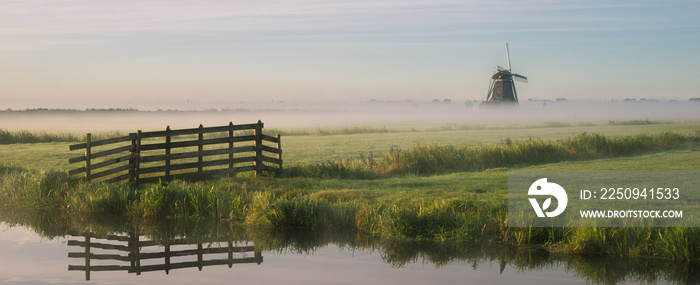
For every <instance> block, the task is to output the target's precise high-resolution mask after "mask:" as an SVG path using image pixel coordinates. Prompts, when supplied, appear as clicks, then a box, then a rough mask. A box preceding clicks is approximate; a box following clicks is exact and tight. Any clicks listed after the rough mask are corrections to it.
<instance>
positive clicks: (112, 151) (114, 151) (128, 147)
mask: <svg viewBox="0 0 700 285" xmlns="http://www.w3.org/2000/svg"><path fill="white" fill-rule="evenodd" d="M131 150H132V146H131V145H125V146H120V147H117V148H113V149H108V150H103V151H100V152H95V153H93V154H92V155H90V159H95V158H100V157H103V156H108V155H112V154H117V153H120V152H127V151H131Z"/></svg>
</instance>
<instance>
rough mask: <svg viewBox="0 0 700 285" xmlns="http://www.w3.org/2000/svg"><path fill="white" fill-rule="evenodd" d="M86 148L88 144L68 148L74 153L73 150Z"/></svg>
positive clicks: (73, 145)
mask: <svg viewBox="0 0 700 285" xmlns="http://www.w3.org/2000/svg"><path fill="white" fill-rule="evenodd" d="M86 146H87V144H86V143H79V144H72V145H69V146H68V149H69V150H71V151H73V150H79V149H84V148H85V147H86Z"/></svg>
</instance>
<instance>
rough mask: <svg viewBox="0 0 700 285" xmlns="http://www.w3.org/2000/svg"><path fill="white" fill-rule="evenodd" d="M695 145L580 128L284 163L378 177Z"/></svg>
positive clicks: (698, 139) (678, 137) (297, 169)
mask: <svg viewBox="0 0 700 285" xmlns="http://www.w3.org/2000/svg"><path fill="white" fill-rule="evenodd" d="M698 144H700V134H698V133H696V134H690V135H684V134H677V133H671V132H667V133H661V134H657V135H647V134H641V135H634V136H623V137H614V138H609V137H605V136H603V135H601V134H586V133H582V134H579V135H576V136H572V137H568V138H565V139H561V140H557V141H545V140H542V139H532V138H531V139H528V140H525V141H516V142H513V141H511V140H510V139H506V140H504V141H502V143H500V144H490V145H480V146H461V147H460V146H453V145H438V144H433V145H416V146H415V147H413V148H412V149H409V150H400V149H394V148H392V149H391V150H390V151H389V153H388V154H386V155H384V156H382V157H380V158H375V157H374V156H373V155H372V153H371V152H370V155H369V156H367V157H364V156H361V157H360V159H358V160H347V159H342V158H341V159H336V160H332V161H331V160H329V161H327V162H323V163H319V164H312V165H301V166H299V165H297V166H291V167H287V169H286V174H287V175H288V176H292V177H294V176H302V177H320V178H361V179H372V178H383V177H392V176H401V175H426V174H439V173H449V172H462V171H482V170H486V169H493V168H500V167H523V166H530V165H538V164H544V163H552V162H559V161H575V160H583V159H593V158H610V157H619V156H627V155H635V154H640V153H644V152H648V151H658V150H664V149H673V148H679V147H686V146H697V145H698Z"/></svg>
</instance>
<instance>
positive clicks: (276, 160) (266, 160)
mask: <svg viewBox="0 0 700 285" xmlns="http://www.w3.org/2000/svg"><path fill="white" fill-rule="evenodd" d="M262 161H264V162H269V163H274V164H280V163H282V162H281V161H282V160H281V159H278V158H272V157H267V156H263V157H262Z"/></svg>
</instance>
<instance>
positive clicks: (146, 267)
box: [96, 257, 258, 273]
mask: <svg viewBox="0 0 700 285" xmlns="http://www.w3.org/2000/svg"><path fill="white" fill-rule="evenodd" d="M257 262H258V260H257V259H256V258H255V257H246V258H237V259H232V260H229V259H216V260H202V261H186V262H176V263H171V264H170V265H165V264H157V265H143V266H140V267H139V268H138V272H152V271H163V270H170V269H183V268H195V267H205V266H212V265H228V264H241V263H257ZM96 271H97V270H96ZM134 272H137V269H130V270H129V273H134Z"/></svg>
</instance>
